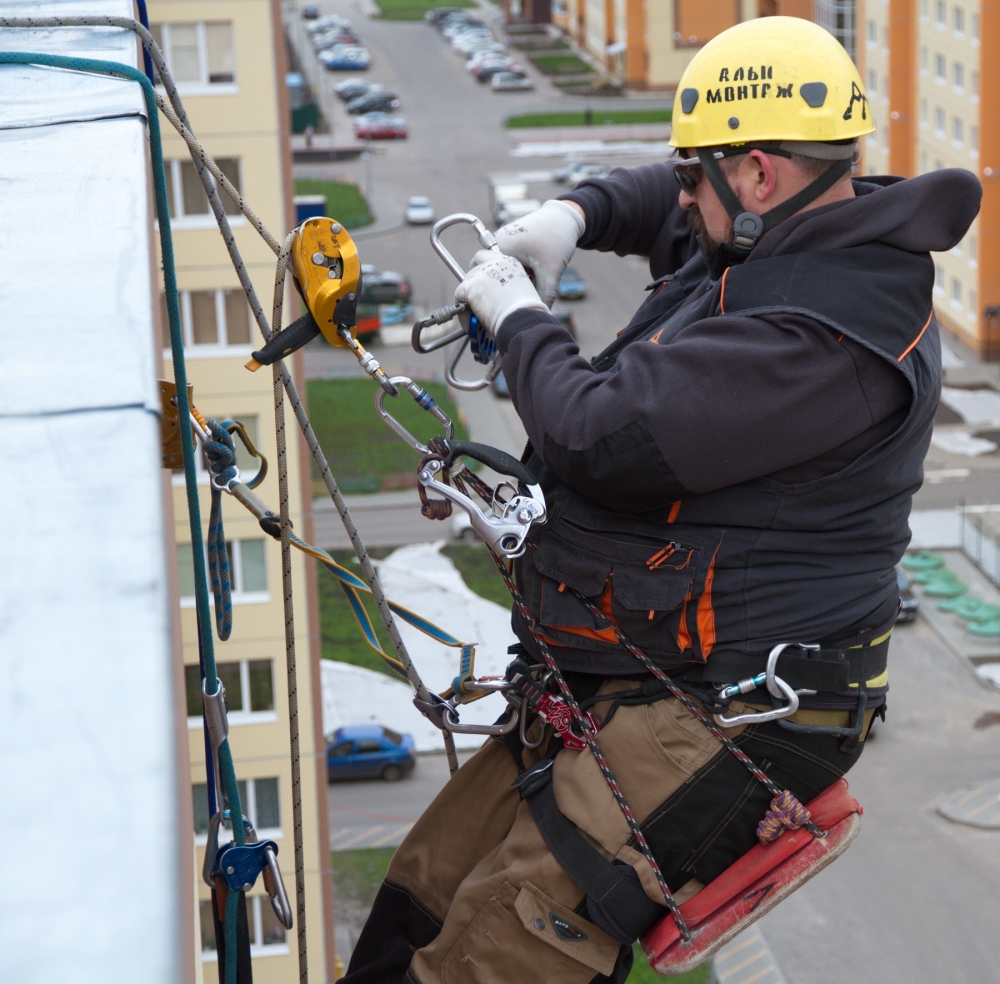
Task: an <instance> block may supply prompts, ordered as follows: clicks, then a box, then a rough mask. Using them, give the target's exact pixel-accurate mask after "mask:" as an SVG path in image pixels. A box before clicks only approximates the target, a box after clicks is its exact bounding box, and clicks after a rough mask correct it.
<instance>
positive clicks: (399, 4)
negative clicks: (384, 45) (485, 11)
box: [375, 0, 475, 20]
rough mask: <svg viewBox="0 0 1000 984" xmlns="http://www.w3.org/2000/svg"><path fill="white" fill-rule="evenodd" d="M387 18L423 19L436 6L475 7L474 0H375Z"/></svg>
mask: <svg viewBox="0 0 1000 984" xmlns="http://www.w3.org/2000/svg"><path fill="white" fill-rule="evenodd" d="M375 2H376V3H377V4H378V5H379V8H380V9H381V11H382V16H383V17H384V18H385V19H386V20H423V19H424V14H426V13H427V11H428V10H433V9H434V8H435V7H475V3H474V2H473V0H447V2H443V0H375Z"/></svg>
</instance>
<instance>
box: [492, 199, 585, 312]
mask: <svg viewBox="0 0 1000 984" xmlns="http://www.w3.org/2000/svg"><path fill="white" fill-rule="evenodd" d="M585 228H586V223H585V222H584V219H583V214H582V212H581V211H579V210H578V209H577V208H574V207H573V206H572V205H571V204H570V203H569V202H561V201H557V200H556V199H554V198H553V199H551V200H549V201H547V202H546V203H545V204H544V205H543V206H542V207H541V208H540V209H538V211H536V212H532V213H530V214H529V215H526V216H525V217H524V218H523V219H517V220H516V221H514V222H508V223H507V224H506V225H505V226H501V227H500V228H499V229H498V230H497V233H496V237H497V245H498V246H499V247H500V251H501V252H502V253H506V254H507V255H508V256H513V257H514V259H515V260H518V261H519V262H520V263H522V264H523V265H524V266H526V267H531V269H532V271H533V272H534V274H535V286H536V287H537V288H538V293H539V295H540V296H541V298H542V300H543V301H544V302H545V303H546V304H551V303H552V302H553V301H554V300H555V299H556V289H557V288H558V286H559V278H560V277H561V276H562V272H563V270H565V269H566V264H567V263H569V260H570V257H571V256H572V255H573V252H574V250H575V249H576V244H577V242H578V241H579V239H580V237H581V236H582V235H583V230H584V229H585Z"/></svg>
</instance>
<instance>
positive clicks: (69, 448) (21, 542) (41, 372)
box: [0, 0, 184, 984]
mask: <svg viewBox="0 0 1000 984" xmlns="http://www.w3.org/2000/svg"><path fill="white" fill-rule="evenodd" d="M0 14H3V15H4V16H29V15H32V14H34V15H39V16H45V15H52V14H65V15H70V14H94V15H96V14H113V15H118V16H125V17H131V16H134V14H133V7H132V5H131V3H128V2H125V0H86V2H73V3H70V2H47V3H23V2H18V0H0ZM0 50H7V51H13V50H22V51H44V52H49V53H58V54H65V55H78V56H84V57H93V58H105V59H110V60H114V61H120V62H124V63H126V64H128V65H132V66H135V65H136V46H135V40H134V36H133V35H132V34H130V33H126V32H122V31H117V30H108V29H90V28H83V29H52V30H45V31H42V30H37V31H22V30H0ZM144 114H145V109H144V105H143V101H142V97H141V92H140V89H139V87H138V86H137V85H135V84H134V83H130V82H125V81H119V80H111V79H105V78H96V77H92V76H88V75H83V74H78V73H70V72H61V71H56V70H52V69H45V68H29V67H23V66H9V65H5V66H0V367H2V368H0V379H2V380H3V383H2V385H0V516H2V517H3V533H2V534H0V791H2V793H0V804H2V805H0V844H3V862H2V864H0V871H2V876H0V877H2V879H3V891H0V981H5V982H11V984H15V982H16V984H76V982H88V984H89V982H95V984H96V982H100V984H118V982H121V984H126V982H127V984H140V982H142V984H145V982H150V984H161V982H162V984H167V982H171V984H172V982H175V981H179V980H180V979H181V977H182V972H181V961H182V957H183V956H184V955H183V954H181V953H180V952H179V951H180V946H179V940H180V938H181V933H180V930H179V925H178V918H179V917H178V913H179V912H180V905H179V900H178V893H179V887H178V886H179V884H180V878H179V872H178V857H177V847H176V845H177V842H178V836H177V829H176V828H177V817H176V803H175V799H176V796H175V790H176V776H175V768H176V763H175V745H174V736H173V729H172V710H171V708H172V701H173V699H174V695H173V693H172V681H171V672H170V659H171V649H170V638H169V623H168V618H167V612H168V604H169V599H168V592H167V577H166V559H165V555H164V519H163V502H162V498H161V472H160V463H159V448H158V444H159V424H158V418H157V402H158V398H157V391H156V380H155V375H156V374H155V366H156V363H155V359H154V333H153V305H154V293H153V291H154V288H155V285H154V284H153V283H151V278H150V266H151V257H150V231H149V220H148V215H149V202H148V193H147V173H148V172H147V161H148V141H147V136H146V129H145V120H144Z"/></svg>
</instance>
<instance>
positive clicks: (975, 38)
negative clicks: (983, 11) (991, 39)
mask: <svg viewBox="0 0 1000 984" xmlns="http://www.w3.org/2000/svg"><path fill="white" fill-rule="evenodd" d="M972 43H973V44H979V14H973V15H972Z"/></svg>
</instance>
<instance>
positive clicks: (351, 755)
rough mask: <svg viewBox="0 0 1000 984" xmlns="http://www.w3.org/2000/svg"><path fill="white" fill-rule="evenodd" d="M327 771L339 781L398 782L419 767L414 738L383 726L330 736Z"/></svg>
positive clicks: (344, 730) (366, 726)
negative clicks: (414, 749)
mask: <svg viewBox="0 0 1000 984" xmlns="http://www.w3.org/2000/svg"><path fill="white" fill-rule="evenodd" d="M326 740H327V748H326V769H327V775H328V777H329V780H330V782H334V781H335V780H337V779H375V778H379V779H384V780H385V781H386V782H395V781H396V780H397V779H402V778H403V776H407V775H409V774H410V773H411V772H412V771H413V767H414V766H415V765H416V764H417V763H416V759H415V758H414V757H413V735H401V734H399V732H397V731H392V730H391V729H390V728H383V727H382V726H381V725H380V724H357V725H354V726H352V727H349V728H338V729H337V730H336V731H335V732H334V733H333V734H332V735H327V738H326Z"/></svg>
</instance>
